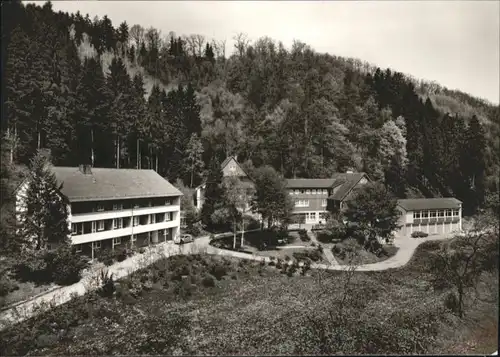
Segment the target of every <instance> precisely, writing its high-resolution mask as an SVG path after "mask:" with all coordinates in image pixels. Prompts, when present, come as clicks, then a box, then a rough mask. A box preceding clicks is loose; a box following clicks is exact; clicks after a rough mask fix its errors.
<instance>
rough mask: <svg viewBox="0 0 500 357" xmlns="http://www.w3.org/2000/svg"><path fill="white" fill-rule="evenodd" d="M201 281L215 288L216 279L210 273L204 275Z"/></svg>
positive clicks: (206, 285)
mask: <svg viewBox="0 0 500 357" xmlns="http://www.w3.org/2000/svg"><path fill="white" fill-rule="evenodd" d="M201 283H202V285H203V286H204V287H206V288H213V287H214V286H215V280H214V278H212V277H211V276H210V275H206V276H205V277H203V279H202V280H201Z"/></svg>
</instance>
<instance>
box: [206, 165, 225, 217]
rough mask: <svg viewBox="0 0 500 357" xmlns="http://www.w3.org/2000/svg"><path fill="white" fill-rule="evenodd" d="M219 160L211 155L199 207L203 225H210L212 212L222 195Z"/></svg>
mask: <svg viewBox="0 0 500 357" xmlns="http://www.w3.org/2000/svg"><path fill="white" fill-rule="evenodd" d="M222 177H223V175H222V169H221V167H220V161H219V160H218V159H217V158H216V157H213V158H212V160H211V162H210V167H209V171H208V177H207V182H206V183H205V195H204V202H203V206H202V208H201V221H202V222H203V224H204V225H205V226H211V225H212V214H213V213H214V212H215V210H216V209H217V208H218V206H217V205H220V204H221V202H222V198H223V195H224V189H223V187H222Z"/></svg>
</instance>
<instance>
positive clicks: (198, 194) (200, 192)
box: [194, 156, 255, 216]
mask: <svg viewBox="0 0 500 357" xmlns="http://www.w3.org/2000/svg"><path fill="white" fill-rule="evenodd" d="M221 170H222V177H223V179H224V178H226V177H237V178H238V179H239V180H241V181H243V182H245V183H246V185H248V187H249V188H250V189H254V188H255V184H254V182H253V181H252V179H251V178H250V177H249V176H248V174H247V173H246V172H245V170H244V169H243V168H242V167H241V165H240V164H239V163H238V161H237V157H236V156H230V157H228V158H226V160H224V161H223V162H222V164H221ZM205 188H206V184H205V183H203V184H201V185H200V186H198V187H196V189H195V197H194V201H195V207H196V209H198V210H201V207H202V206H203V202H204V200H205ZM250 200H251V195H248V200H247V204H246V207H245V209H244V211H245V213H246V214H249V215H252V216H253V215H254V214H253V213H252V212H251V209H250Z"/></svg>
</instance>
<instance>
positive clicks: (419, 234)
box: [411, 231, 429, 238]
mask: <svg viewBox="0 0 500 357" xmlns="http://www.w3.org/2000/svg"><path fill="white" fill-rule="evenodd" d="M428 236H429V235H428V234H427V233H425V232H420V231H417V232H413V233H412V234H411V237H412V238H425V237H428Z"/></svg>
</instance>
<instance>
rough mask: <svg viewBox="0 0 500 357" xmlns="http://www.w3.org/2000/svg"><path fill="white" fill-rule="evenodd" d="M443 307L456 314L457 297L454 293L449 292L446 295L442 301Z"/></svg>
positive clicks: (457, 307)
mask: <svg viewBox="0 0 500 357" xmlns="http://www.w3.org/2000/svg"><path fill="white" fill-rule="evenodd" d="M444 306H445V307H446V308H447V309H448V310H450V311H452V312H454V313H456V312H457V311H458V310H459V306H458V299H457V296H456V295H455V293H453V292H451V291H450V292H449V293H448V295H446V298H445V300H444Z"/></svg>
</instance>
